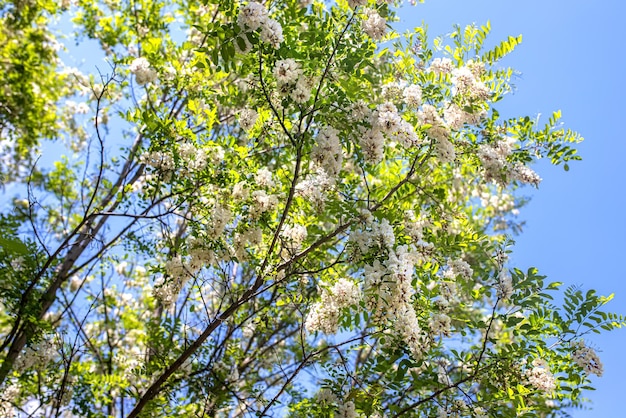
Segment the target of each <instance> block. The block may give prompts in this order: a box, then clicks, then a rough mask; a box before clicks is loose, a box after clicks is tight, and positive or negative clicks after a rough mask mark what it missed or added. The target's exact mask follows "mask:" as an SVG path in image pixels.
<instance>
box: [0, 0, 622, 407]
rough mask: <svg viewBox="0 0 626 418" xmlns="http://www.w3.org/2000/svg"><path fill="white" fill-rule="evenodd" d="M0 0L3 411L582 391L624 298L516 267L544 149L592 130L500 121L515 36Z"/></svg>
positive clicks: (203, 5) (379, 13) (384, 14)
mask: <svg viewBox="0 0 626 418" xmlns="http://www.w3.org/2000/svg"><path fill="white" fill-rule="evenodd" d="M0 4H2V6H1V8H0V10H1V13H2V17H1V19H2V23H1V24H0V36H1V37H2V38H1V40H2V42H0V48H1V49H0V54H1V57H2V59H1V65H2V71H1V72H0V77H2V84H1V86H2V87H1V90H0V121H1V123H2V125H1V127H2V130H1V131H0V139H1V141H2V142H1V143H0V145H1V153H2V154H1V155H2V158H3V165H2V166H1V167H0V170H2V172H1V174H2V179H3V186H4V195H5V196H12V197H13V198H12V199H11V200H10V202H8V203H5V204H4V206H3V207H2V214H1V217H0V231H1V235H0V244H1V248H0V277H2V278H3V279H2V281H1V283H0V302H1V303H2V305H3V308H4V309H2V310H0V361H1V365H0V385H1V387H2V391H1V393H2V395H1V399H0V402H1V404H0V414H2V415H3V416H41V417H58V416H68V417H70V416H81V417H137V416H155V417H163V416H190V417H193V416H219V417H235V416H291V417H329V416H335V417H356V416H363V417H375V416H378V417H382V416H387V417H397V416H407V417H409V416H476V417H481V416H498V417H507V416H511V417H514V416H529V417H536V416H557V415H559V414H561V413H563V412H564V411H565V410H566V409H567V408H570V407H578V406H580V405H582V404H583V403H584V398H583V393H582V391H583V390H585V389H589V388H591V386H590V385H591V381H590V378H589V375H590V374H596V375H598V376H599V375H601V374H602V364H601V362H600V360H599V359H598V356H597V355H596V353H595V351H594V350H593V349H592V348H590V347H589V346H587V344H586V343H585V341H584V337H585V336H586V335H588V334H589V333H590V332H599V330H600V329H605V330H611V329H613V328H615V327H620V326H622V325H623V324H624V319H623V317H621V316H618V315H615V314H611V313H607V312H605V311H604V310H603V306H604V305H605V304H606V303H607V302H608V301H609V300H610V298H611V297H601V296H598V295H596V294H595V293H594V292H593V291H588V292H586V293H585V292H583V291H582V290H580V289H577V288H573V287H570V288H568V289H566V290H565V292H564V294H563V295H562V296H559V297H557V298H556V300H558V301H561V302H559V303H557V302H554V300H553V298H554V297H555V295H557V293H556V291H557V289H558V288H559V286H560V283H548V282H546V281H545V278H544V277H543V276H541V275H540V274H539V273H538V272H537V270H536V269H534V268H530V269H527V270H526V271H522V270H520V269H517V268H514V267H513V266H510V265H509V264H508V263H507V254H508V253H509V251H510V245H511V243H512V241H511V239H510V237H511V235H512V234H514V233H516V232H518V231H519V225H518V221H517V218H516V216H517V212H518V210H519V208H520V207H521V206H522V205H523V203H524V198H523V195H521V194H520V192H523V187H524V186H525V187H528V185H530V186H538V185H539V183H540V180H541V179H540V177H539V176H538V175H537V174H536V173H535V172H534V171H533V170H532V169H531V168H530V167H529V166H530V164H531V163H532V162H533V161H534V160H536V159H537V158H541V157H547V158H549V159H550V160H551V161H552V163H554V164H564V166H565V167H566V168H567V162H568V161H570V160H576V159H578V156H577V155H576V151H575V149H574V148H572V145H573V144H575V143H577V142H579V141H580V140H581V138H580V137H579V136H578V135H577V134H576V133H574V132H572V131H569V130H565V129H563V128H561V127H560V126H559V124H558V119H559V116H560V115H559V113H558V112H556V113H554V114H553V116H552V117H551V118H550V119H549V120H548V121H547V122H546V123H542V124H540V121H539V120H537V119H532V118H529V117H519V118H511V119H502V118H500V115H499V114H498V112H497V110H496V108H497V103H498V102H499V101H500V100H502V99H503V98H504V97H505V96H506V94H507V93H508V92H509V91H510V90H511V87H510V84H509V81H510V78H511V75H512V70H511V69H509V68H506V67H503V66H502V65H501V64H499V60H500V59H501V58H502V57H503V56H505V55H506V54H508V53H509V52H511V51H512V50H513V49H514V47H515V46H516V45H517V44H518V43H519V42H520V41H521V38H520V37H510V38H509V39H507V40H505V41H503V42H501V43H500V44H498V45H497V46H495V47H494V48H492V49H487V48H485V47H484V42H485V39H486V36H487V35H488V33H489V30H490V27H489V25H488V24H487V25H484V26H475V25H472V26H468V27H465V28H461V27H456V28H455V30H454V31H453V33H452V34H451V36H450V37H449V38H447V39H445V40H442V39H437V40H436V41H435V42H433V43H431V42H430V41H429V39H428V37H427V33H426V29H425V27H417V28H415V29H413V30H412V31H410V32H407V33H406V34H404V35H399V34H398V33H396V32H394V31H393V30H392V29H391V27H392V25H391V23H392V22H393V21H394V20H395V19H396V13H398V12H404V9H398V8H397V7H398V6H399V4H397V3H395V2H394V1H374V0H369V1H368V0H350V1H347V2H346V1H337V2H321V1H302V0H301V1H296V0H288V1H266V2H259V3H256V2H243V3H240V2H238V1H233V0H227V1H214V0H205V1H202V2H197V1H187V0H176V1H164V0H163V1H161V0H150V1H148V0H133V1H119V0H102V1H96V0H76V1H64V2H61V4H58V3H57V2H53V1H46V0H37V1H35V0H29V1H2V2H1V3H0ZM68 19H71V21H72V22H73V24H74V27H75V28H76V31H75V33H74V34H72V35H71V36H65V37H62V36H61V33H62V32H63V29H65V32H67V27H68V23H67V22H68V21H69V20H68ZM72 39H75V40H76V42H78V43H85V44H88V45H89V48H90V49H92V50H99V51H100V54H102V56H104V57H105V58H106V61H105V62H106V65H107V66H105V67H102V66H97V67H96V66H90V67H88V69H87V72H81V71H79V70H78V69H76V68H72V67H70V66H69V64H68V61H67V60H68V59H67V58H66V61H63V60H62V59H61V57H67V54H64V53H63V50H64V47H63V43H62V42H63V41H64V40H65V41H66V42H67V44H68V45H69V44H70V43H69V40H72ZM70 51H71V48H70ZM91 53H94V52H91ZM57 155H61V156H60V157H57Z"/></svg>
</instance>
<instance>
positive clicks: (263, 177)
mask: <svg viewBox="0 0 626 418" xmlns="http://www.w3.org/2000/svg"><path fill="white" fill-rule="evenodd" d="M254 181H255V182H256V184H257V185H258V186H260V187H273V186H274V180H273V179H272V172H271V171H269V170H268V169H267V168H261V169H259V171H257V172H256V174H255V175H254Z"/></svg>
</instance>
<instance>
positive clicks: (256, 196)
mask: <svg viewBox="0 0 626 418" xmlns="http://www.w3.org/2000/svg"><path fill="white" fill-rule="evenodd" d="M276 205H278V196H276V195H274V194H268V193H267V192H266V191H265V190H255V191H253V192H252V206H250V217H251V218H252V219H258V218H259V217H260V216H261V215H262V214H264V213H266V212H270V211H272V210H274V208H276Z"/></svg>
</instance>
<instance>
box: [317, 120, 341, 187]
mask: <svg viewBox="0 0 626 418" xmlns="http://www.w3.org/2000/svg"><path fill="white" fill-rule="evenodd" d="M311 160H313V161H315V162H316V163H317V165H318V166H319V167H321V168H323V169H324V170H325V171H326V173H328V175H329V176H330V177H336V176H337V175H338V174H339V172H340V171H341V164H342V162H343V151H342V149H341V142H340V141H339V131H338V130H337V129H335V128H333V127H331V126H324V127H322V128H321V129H320V130H319V132H318V134H317V141H316V143H315V145H314V146H313V149H312V150H311Z"/></svg>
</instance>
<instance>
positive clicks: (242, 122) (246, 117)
mask: <svg viewBox="0 0 626 418" xmlns="http://www.w3.org/2000/svg"><path fill="white" fill-rule="evenodd" d="M258 118H259V114H258V113H257V111H256V110H254V109H249V108H246V109H242V110H241V111H240V112H239V126H241V129H243V130H244V131H249V130H250V129H252V127H253V126H254V124H255V123H256V121H257V119H258Z"/></svg>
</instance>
